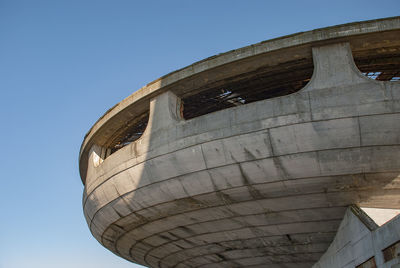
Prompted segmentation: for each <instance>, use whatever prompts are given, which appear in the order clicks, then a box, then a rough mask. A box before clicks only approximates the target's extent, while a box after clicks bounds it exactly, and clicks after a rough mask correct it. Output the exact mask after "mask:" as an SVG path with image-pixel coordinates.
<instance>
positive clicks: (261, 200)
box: [80, 17, 400, 267]
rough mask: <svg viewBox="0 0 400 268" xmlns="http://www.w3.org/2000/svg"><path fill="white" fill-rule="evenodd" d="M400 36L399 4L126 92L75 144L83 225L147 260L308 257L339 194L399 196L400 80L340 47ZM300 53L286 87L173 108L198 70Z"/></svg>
mask: <svg viewBox="0 0 400 268" xmlns="http://www.w3.org/2000/svg"><path fill="white" fill-rule="evenodd" d="M399 36H400V18H398V17H397V18H389V19H384V20H377V21H369V22H361V23H354V24H349V25H342V26H335V27H330V28H326V29H320V30H315V31H311V32H306V33H300V34H297V35H292V36H288V37H283V38H280V39H275V40H271V41H266V42H262V43H260V44H256V45H253V46H249V47H245V48H242V49H239V50H235V51H231V52H228V53H225V54H221V55H218V56H215V57H212V58H209V59H206V60H204V61H201V62H199V63H196V64H194V65H192V66H189V67H187V68H184V69H182V70H180V71H177V72H174V73H172V74H169V75H167V76H165V77H163V78H161V79H159V80H157V81H155V82H153V83H151V84H149V85H148V86H146V87H144V88H142V89H140V90H139V91H137V92H135V93H134V94H132V95H131V96H130V97H128V98H127V99H125V100H124V101H122V102H121V103H120V104H118V105H116V106H115V107H113V108H112V109H111V110H109V111H108V112H107V113H106V114H105V115H104V116H103V117H102V118H101V119H99V121H98V122H97V123H96V124H95V125H94V127H93V128H92V129H91V130H90V132H89V133H88V134H87V135H86V137H85V140H84V142H83V144H82V148H81V153H80V170H81V176H82V180H83V182H84V184H85V189H84V196H83V208H84V214H85V217H86V220H87V222H88V225H89V227H90V230H91V232H92V234H93V236H94V237H95V238H96V239H97V240H98V241H99V242H100V243H101V244H103V245H104V246H105V247H106V248H108V249H109V250H111V251H112V252H114V253H115V254H117V255H119V256H121V257H123V258H125V259H127V260H130V261H132V262H136V263H139V264H142V265H146V266H149V267H266V266H267V267H311V266H312V265H313V264H315V263H316V262H317V261H318V260H319V259H320V257H321V256H322V255H323V254H324V253H325V251H326V250H327V249H328V247H329V245H330V244H331V242H332V241H333V239H334V237H335V234H336V231H337V229H338V227H339V225H340V222H341V221H342V219H343V217H344V214H345V211H346V208H347V207H348V206H349V205H352V204H356V205H358V206H364V207H377V208H400V198H399V196H400V195H399V194H400V177H399V175H400V84H399V83H398V82H381V81H375V80H372V79H370V78H367V77H366V76H364V75H363V74H362V73H361V72H360V71H359V70H358V68H357V67H356V65H355V64H354V60H353V57H352V51H353V53H363V51H367V49H368V51H371V49H373V51H376V53H386V52H387V51H389V50H390V51H392V50H393V52H395V53H399V51H400V39H399ZM311 55H312V59H313V63H314V72H313V75H312V78H311V80H310V82H309V83H308V84H307V85H306V86H305V87H304V88H303V89H301V90H300V91H298V92H296V93H293V94H290V95H286V96H282V97H278V98H272V99H266V100H261V101H257V102H253V103H249V104H247V105H242V106H237V107H234V108H229V109H225V110H221V111H217V112H214V113H210V114H206V115H203V116H200V117H196V118H193V119H190V120H184V119H183V118H182V103H181V97H182V96H185V94H186V95H187V94H190V92H192V91H193V92H194V91H196V90H195V89H199V90H200V88H202V87H204V86H206V85H207V83H211V82H212V81H214V80H215V81H216V80H218V79H219V80H223V79H226V77H228V76H229V75H233V74H237V73H241V72H250V71H253V69H254V70H256V69H257V68H258V65H257V64H264V65H265V64H269V63H270V62H277V63H276V64H275V65H277V66H279V64H280V63H282V62H285V61H287V60H286V58H300V57H311ZM271 64H272V63H271ZM145 109H149V111H150V115H149V122H148V124H147V128H146V130H145V131H144V133H143V135H142V136H141V137H140V138H139V139H138V140H136V141H134V142H132V143H130V144H128V145H126V146H125V147H123V148H122V149H120V150H118V151H116V152H114V153H112V154H111V155H109V153H107V143H108V141H109V140H110V139H112V138H113V137H114V136H115V133H116V132H118V131H119V129H121V127H122V126H123V125H124V124H126V122H129V121H130V120H133V119H134V118H135V116H137V115H139V114H141V112H142V111H143V110H145ZM105 156H107V157H105Z"/></svg>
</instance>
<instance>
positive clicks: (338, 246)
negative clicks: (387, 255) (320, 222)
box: [312, 208, 400, 268]
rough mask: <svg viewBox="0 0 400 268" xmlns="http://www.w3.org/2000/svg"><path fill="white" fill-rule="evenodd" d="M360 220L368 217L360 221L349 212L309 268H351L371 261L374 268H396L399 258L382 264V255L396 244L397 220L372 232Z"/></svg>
mask: <svg viewBox="0 0 400 268" xmlns="http://www.w3.org/2000/svg"><path fill="white" fill-rule="evenodd" d="M363 217H368V216H365V215H364V216H363V215H361V217H360V215H357V213H354V210H352V209H351V208H349V209H348V210H347V211H346V214H345V216H344V217H343V220H342V222H341V223H340V226H339V229H338V231H337V233H336V236H335V238H334V240H333V242H332V244H331V245H330V246H329V248H328V250H327V251H326V252H325V254H324V255H323V256H322V257H321V259H320V260H319V261H318V262H317V263H316V264H315V265H313V267H312V268H325V267H338V268H353V267H357V266H358V265H360V264H362V263H364V262H365V261H367V260H368V259H370V258H372V257H373V258H374V259H375V263H376V267H378V268H394V267H397V266H398V265H399V264H400V256H396V257H395V258H393V259H391V260H389V261H385V259H384V257H383V252H382V251H383V250H384V249H386V248H387V247H389V246H391V245H392V244H394V243H396V242H399V241H400V216H397V217H395V218H394V219H392V220H391V221H389V222H388V223H386V224H384V225H383V226H381V227H379V228H378V227H377V226H376V228H374V229H373V230H371V229H370V228H368V227H367V225H365V224H364V222H363V221H362V220H360V218H361V219H362V218H363ZM369 220H370V219H369Z"/></svg>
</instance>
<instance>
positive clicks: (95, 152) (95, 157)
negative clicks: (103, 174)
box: [85, 144, 107, 186]
mask: <svg viewBox="0 0 400 268" xmlns="http://www.w3.org/2000/svg"><path fill="white" fill-rule="evenodd" d="M106 151H107V150H106V148H104V147H101V146H99V145H97V144H94V145H93V146H92V147H91V148H90V151H89V158H88V167H87V172H86V182H85V184H86V186H87V185H89V184H90V178H91V177H94V174H93V173H94V172H95V169H96V167H98V166H99V165H100V164H101V163H102V162H103V161H104V158H105V152H106Z"/></svg>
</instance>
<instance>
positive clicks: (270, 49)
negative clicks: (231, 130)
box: [79, 17, 400, 183]
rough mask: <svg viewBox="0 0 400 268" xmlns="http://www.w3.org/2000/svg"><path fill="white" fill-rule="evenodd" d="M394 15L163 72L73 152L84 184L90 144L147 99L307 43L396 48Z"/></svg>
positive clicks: (299, 50)
mask: <svg viewBox="0 0 400 268" xmlns="http://www.w3.org/2000/svg"><path fill="white" fill-rule="evenodd" d="M399 34H400V17H394V18H387V19H381V20H373V21H366V22H356V23H350V24H345V25H339V26H333V27H328V28H323V29H317V30H313V31H308V32H303V33H297V34H293V35H289V36H285V37H281V38H276V39H272V40H269V41H264V42H261V43H258V44H254V45H250V46H247V47H243V48H240V49H236V50H232V51H229V52H226V53H222V54H219V55H216V56H213V57H210V58H207V59H204V60H202V61H199V62H197V63H194V64H192V65H190V66H188V67H185V68H183V69H181V70H178V71H175V72H172V73H170V74H167V75H165V76H163V77H161V78H159V79H157V80H155V81H153V82H151V83H149V84H148V85H146V86H144V87H143V88H141V89H139V90H137V91H136V92H134V93H133V94H132V95H130V96H129V97H127V98H126V99H124V100H123V101H121V102H120V103H118V104H117V105H115V106H114V107H113V108H111V109H110V110H108V111H107V112H106V113H105V114H104V115H103V116H102V117H101V118H100V119H99V120H98V121H97V122H96V123H95V124H94V126H93V127H92V128H91V129H90V131H89V132H88V133H87V134H86V136H85V139H84V141H83V143H82V146H81V150H80V155H79V159H80V160H79V167H80V174H81V178H82V180H83V182H84V183H85V178H86V169H87V157H88V153H89V151H90V148H91V147H92V146H93V145H94V144H98V145H101V146H107V143H108V141H109V140H110V139H112V137H113V135H115V133H116V132H117V131H118V130H119V129H121V127H122V126H124V125H125V124H126V121H129V120H132V118H134V117H135V115H136V116H137V115H140V114H141V113H143V111H145V110H146V109H148V105H149V101H150V99H151V98H153V97H155V96H157V95H158V94H161V93H163V92H165V91H167V90H171V91H173V92H174V93H175V94H177V95H179V96H183V95H185V94H191V92H195V91H196V90H197V89H198V88H202V87H204V86H206V85H207V84H211V83H212V82H215V81H219V80H223V79H226V78H227V77H230V76H234V75H237V74H238V73H242V72H251V71H254V70H256V69H257V68H259V67H260V66H263V65H265V64H266V62H267V64H270V65H271V66H274V65H279V64H283V63H284V62H286V61H289V60H293V59H296V58H301V57H305V55H309V57H311V47H313V46H318V45H323V44H329V43H332V42H349V43H350V45H351V47H352V50H353V53H354V52H358V53H362V52H363V51H368V49H371V48H379V47H389V48H390V47H398V46H399V43H400V41H399V38H398V36H399Z"/></svg>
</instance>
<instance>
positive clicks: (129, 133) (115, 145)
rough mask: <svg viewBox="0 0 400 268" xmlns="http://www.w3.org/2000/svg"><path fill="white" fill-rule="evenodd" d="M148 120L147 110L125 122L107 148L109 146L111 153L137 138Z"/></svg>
mask: <svg viewBox="0 0 400 268" xmlns="http://www.w3.org/2000/svg"><path fill="white" fill-rule="evenodd" d="M148 121H149V112H148V111H147V112H145V113H143V114H142V115H140V116H138V117H136V118H135V119H134V120H132V121H131V122H127V124H126V125H125V126H124V128H123V129H122V130H120V131H119V132H120V133H121V134H119V135H117V136H116V137H115V138H114V140H113V141H112V142H111V144H110V145H109V147H108V148H111V154H112V153H114V152H116V151H118V150H119V149H121V148H122V147H124V146H126V145H128V144H130V143H132V142H134V141H136V140H137V139H139V138H140V137H141V136H142V135H143V132H144V131H145V129H146V127H147V123H148Z"/></svg>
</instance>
